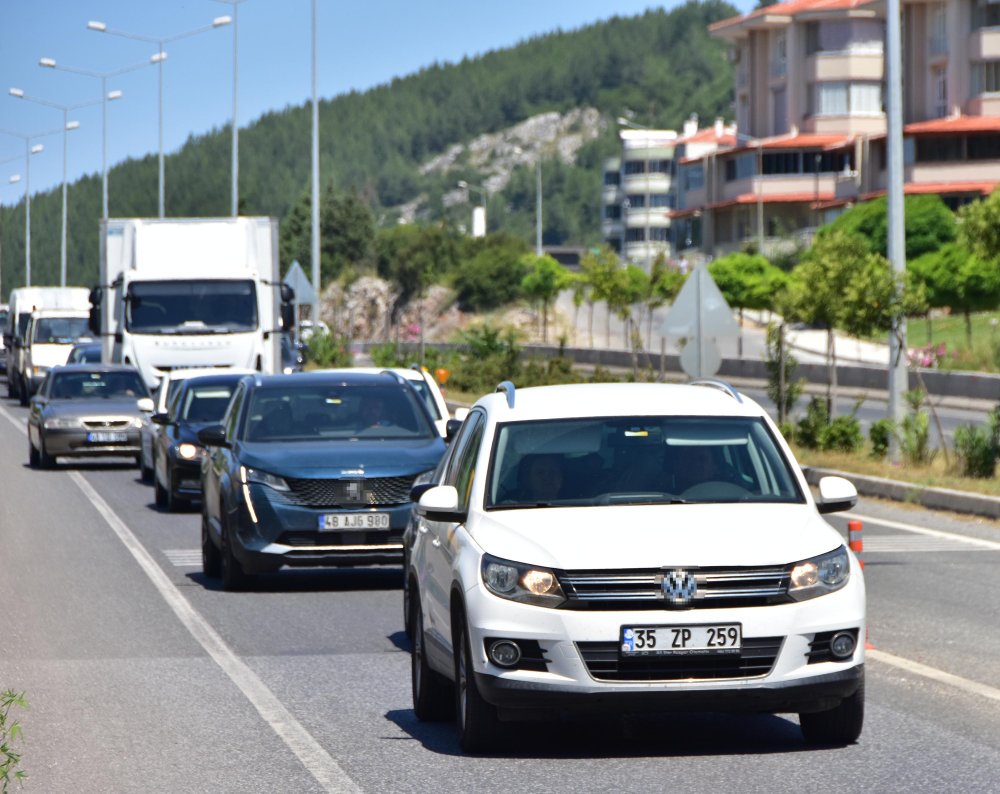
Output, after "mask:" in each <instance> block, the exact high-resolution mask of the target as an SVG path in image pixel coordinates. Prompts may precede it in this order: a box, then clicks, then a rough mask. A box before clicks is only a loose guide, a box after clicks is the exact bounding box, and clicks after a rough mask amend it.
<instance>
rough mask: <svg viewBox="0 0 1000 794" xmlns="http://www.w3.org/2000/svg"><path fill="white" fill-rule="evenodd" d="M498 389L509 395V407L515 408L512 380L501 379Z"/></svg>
mask: <svg viewBox="0 0 1000 794" xmlns="http://www.w3.org/2000/svg"><path fill="white" fill-rule="evenodd" d="M497 391H498V392H503V393H504V394H506V395H507V407H508V408H513V407H514V384H513V383H512V382H511V381H509V380H505V381H501V382H500V383H498V384H497Z"/></svg>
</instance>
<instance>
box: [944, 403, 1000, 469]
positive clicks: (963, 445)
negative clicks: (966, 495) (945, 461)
mask: <svg viewBox="0 0 1000 794" xmlns="http://www.w3.org/2000/svg"><path fill="white" fill-rule="evenodd" d="M955 454H956V455H957V456H958V464H959V470H960V471H961V473H962V476H963V477H978V478H980V479H989V478H990V477H992V476H993V475H994V473H995V472H996V466H997V458H1000V406H997V407H995V408H994V409H993V410H992V411H990V413H989V417H988V419H987V427H986V428H977V427H975V426H973V425H962V426H961V427H958V428H956V430H955Z"/></svg>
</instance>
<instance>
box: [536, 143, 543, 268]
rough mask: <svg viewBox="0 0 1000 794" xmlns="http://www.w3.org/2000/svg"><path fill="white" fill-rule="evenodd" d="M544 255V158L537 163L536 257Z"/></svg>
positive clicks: (539, 156)
mask: <svg viewBox="0 0 1000 794" xmlns="http://www.w3.org/2000/svg"><path fill="white" fill-rule="evenodd" d="M541 255H542V156H541V154H539V155H538V162H537V163H535V256H541Z"/></svg>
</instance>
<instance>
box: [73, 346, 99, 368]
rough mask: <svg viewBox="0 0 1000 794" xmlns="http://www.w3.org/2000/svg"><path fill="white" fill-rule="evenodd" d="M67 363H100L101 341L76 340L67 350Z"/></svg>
mask: <svg viewBox="0 0 1000 794" xmlns="http://www.w3.org/2000/svg"><path fill="white" fill-rule="evenodd" d="M66 363H67V364H100V363H101V343H100V342H77V343H76V344H75V345H73V347H72V349H71V350H70V351H69V358H67V359H66Z"/></svg>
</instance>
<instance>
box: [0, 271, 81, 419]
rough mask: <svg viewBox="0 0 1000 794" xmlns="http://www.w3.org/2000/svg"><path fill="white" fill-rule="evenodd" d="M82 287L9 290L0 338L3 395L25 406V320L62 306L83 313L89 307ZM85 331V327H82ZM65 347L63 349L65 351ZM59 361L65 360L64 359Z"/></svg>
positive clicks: (27, 385) (27, 381) (27, 384)
mask: <svg viewBox="0 0 1000 794" xmlns="http://www.w3.org/2000/svg"><path fill="white" fill-rule="evenodd" d="M88 296H89V292H88V290H87V289H86V287H18V288H17V289H13V290H11V292H10V298H9V299H8V304H9V306H8V312H7V324H6V325H5V326H4V329H3V341H4V346H5V347H6V350H7V396H8V397H16V398H19V399H20V401H21V404H22V405H27V402H28V397H29V391H30V388H31V387H30V378H31V373H30V372H28V370H27V366H28V365H27V353H28V347H29V346H30V340H29V339H28V336H27V331H28V323H29V322H30V320H31V315H32V314H33V313H35V312H40V311H49V310H60V309H66V310H69V311H71V312H73V311H76V312H79V313H82V314H84V315H85V314H86V313H87V311H88V310H89V308H90V301H89V298H88ZM84 330H86V328H84ZM68 352H69V350H68V348H67V354H68ZM61 363H65V359H63V361H62V362H61Z"/></svg>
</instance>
